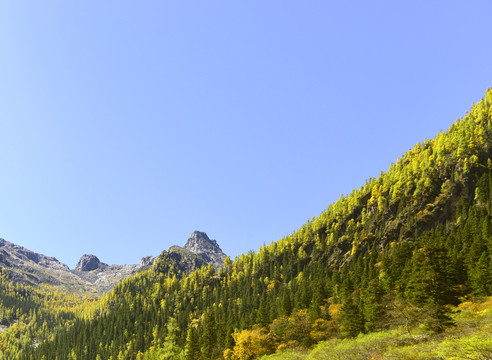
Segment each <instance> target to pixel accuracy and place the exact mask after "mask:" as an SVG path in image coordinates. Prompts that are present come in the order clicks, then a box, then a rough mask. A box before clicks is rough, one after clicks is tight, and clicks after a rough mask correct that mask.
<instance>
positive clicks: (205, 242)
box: [184, 231, 226, 269]
mask: <svg viewBox="0 0 492 360" xmlns="http://www.w3.org/2000/svg"><path fill="white" fill-rule="evenodd" d="M184 248H185V249H186V250H188V251H190V252H192V253H194V254H196V255H199V256H200V257H201V258H203V259H204V260H205V261H206V262H208V263H212V265H213V266H214V267H215V268H216V269H217V268H218V267H219V266H222V264H223V263H224V259H225V258H226V255H225V254H224V253H223V252H222V250H221V248H220V247H219V244H217V241H215V240H213V239H212V240H210V238H209V237H208V236H207V234H206V233H204V232H201V231H194V232H193V233H192V234H191V236H190V238H189V239H188V241H187V242H186V245H185V246H184Z"/></svg>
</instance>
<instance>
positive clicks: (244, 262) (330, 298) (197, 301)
mask: <svg viewBox="0 0 492 360" xmlns="http://www.w3.org/2000/svg"><path fill="white" fill-rule="evenodd" d="M491 105H492V91H491V90H489V91H487V93H486V94H485V97H484V99H483V100H482V101H480V102H479V103H478V104H476V105H474V106H473V107H472V109H471V111H470V112H469V113H467V114H466V116H464V118H462V119H460V120H458V121H456V123H454V124H453V125H451V127H450V128H449V130H447V131H446V132H441V133H439V134H438V135H437V136H436V137H435V138H434V139H432V140H426V141H424V142H423V143H419V144H416V145H415V146H414V147H413V149H411V150H409V151H408V152H407V153H406V154H404V155H403V156H402V157H401V158H400V159H399V160H398V161H397V163H396V164H392V165H391V167H390V168H389V170H388V171H387V172H386V173H382V174H381V175H380V177H379V178H378V179H370V180H369V181H367V182H366V183H365V184H364V185H363V186H362V187H361V188H360V189H359V190H354V191H353V192H352V193H351V194H349V195H347V196H343V197H341V198H340V200H339V201H337V202H336V203H334V204H333V205H330V206H329V207H328V208H327V210H326V211H324V212H323V213H322V214H321V215H320V216H319V217H316V218H313V219H312V220H311V221H308V222H307V223H306V224H305V225H304V226H302V227H301V228H300V229H299V230H298V231H296V232H294V233H293V234H292V235H289V236H287V237H286V238H284V239H282V240H279V241H277V242H274V243H272V244H271V245H268V246H264V247H262V248H261V249H259V251H258V253H257V254H254V253H249V254H245V255H242V256H240V257H238V258H236V259H235V261H231V260H230V259H229V258H226V260H225V262H224V267H223V268H221V269H219V271H218V272H216V271H215V270H214V268H213V267H212V266H208V267H202V268H201V269H199V270H197V271H195V272H192V273H191V274H189V275H186V274H184V273H183V272H182V271H180V270H179V269H178V268H177V267H176V266H174V265H173V261H172V259H169V255H168V254H166V253H164V254H163V255H162V256H161V257H160V258H159V259H158V261H157V263H156V264H155V266H154V268H153V269H152V270H149V271H145V272H142V273H140V274H138V275H136V276H135V277H132V278H129V279H127V280H125V281H123V282H122V283H120V284H119V285H118V286H117V287H116V288H115V289H114V290H113V291H112V292H110V293H108V294H107V295H105V296H104V297H103V298H102V299H101V300H100V302H99V311H98V312H97V313H96V314H95V316H94V317H93V318H91V319H86V320H82V319H79V320H76V321H75V322H74V324H73V326H71V327H69V328H67V329H66V330H65V331H60V332H58V334H57V336H55V337H53V338H52V339H51V340H50V341H45V342H43V343H41V344H40V345H39V347H37V348H36V349H34V347H32V346H25V348H24V349H22V351H21V355H20V356H19V358H20V359H41V358H42V357H43V356H45V357H46V359H56V358H58V359H113V360H114V359H178V358H185V359H194V360H196V359H219V358H224V357H225V358H228V359H253V358H256V357H258V356H260V355H263V354H268V353H273V352H275V351H280V350H282V349H286V348H295V347H299V348H300V347H304V348H307V347H310V346H312V345H313V344H315V343H316V342H319V341H321V340H326V339H329V338H332V337H342V338H346V337H355V336H356V335H358V334H359V333H361V332H372V331H379V330H383V329H387V328H393V327H398V326H402V327H403V328H406V329H407V330H408V331H412V328H413V327H414V326H415V325H418V324H422V326H424V327H425V328H426V329H428V331H432V332H434V333H440V332H443V331H445V330H446V329H447V328H449V327H451V326H453V321H454V320H453V318H452V316H451V313H450V307H449V306H450V305H457V304H458V303H459V302H460V299H463V298H466V297H470V296H486V295H490V294H491V292H492V279H491V273H492V261H491V249H492V217H491V212H492V198H491V196H492V108H491Z"/></svg>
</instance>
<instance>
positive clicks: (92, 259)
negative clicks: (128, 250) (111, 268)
mask: <svg viewBox="0 0 492 360" xmlns="http://www.w3.org/2000/svg"><path fill="white" fill-rule="evenodd" d="M106 266H107V265H106V264H104V263H102V262H101V261H99V259H98V258H97V256H95V255H92V254H84V255H82V257H81V258H80V260H79V262H78V263H77V266H76V267H75V270H76V271H91V270H96V269H99V268H101V267H106Z"/></svg>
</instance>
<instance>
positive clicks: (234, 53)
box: [0, 0, 492, 267]
mask: <svg viewBox="0 0 492 360" xmlns="http://www.w3.org/2000/svg"><path fill="white" fill-rule="evenodd" d="M491 23H492V2H490V1H471V2H463V1H432V2H429V1H398V2H396V1H371V2H367V1H351V2H332V1H307V2H306V1H304V2H299V1H286V0H282V1H244V2H239V1H235V2H232V1H188V2H184V1H151V0H149V1H145V2H136V1H104V2H101V1H89V0H88V1H83V2H67V1H42V2H41V1H38V2H27V1H26V2H21V1H3V2H1V3H0V48H1V55H2V56H1V57H0V141H1V142H0V145H1V151H0V170H1V177H0V201H1V205H2V206H1V207H0V237H3V238H5V239H6V240H8V241H11V242H14V243H17V244H20V245H22V246H24V247H27V248H29V249H31V250H34V251H37V252H40V253H44V254H47V255H51V256H55V257H57V258H58V259H59V260H60V261H63V262H65V263H67V264H68V265H69V266H70V267H74V266H75V264H76V262H77V260H78V258H79V257H80V256H81V255H82V254H84V253H93V254H95V255H97V256H98V257H99V258H100V260H101V261H104V262H107V263H110V264H113V263H117V264H119V263H137V262H138V261H139V259H140V258H141V257H143V256H146V255H157V254H159V253H160V252H161V251H162V250H165V249H167V248H168V247H169V246H171V245H173V244H178V245H183V244H184V243H185V241H186V239H187V238H188V236H189V235H190V234H191V232H192V231H194V230H200V231H205V232H207V233H208V235H209V236H210V237H211V238H215V239H217V241H218V242H219V244H220V245H221V247H222V249H223V250H224V252H226V253H227V254H230V255H232V257H234V256H236V255H238V254H241V253H244V252H247V251H248V250H253V251H256V250H257V249H258V248H259V246H261V245H262V244H264V243H267V244H268V243H270V242H272V241H275V240H277V239H279V238H281V237H283V236H285V235H287V234H289V233H291V232H292V231H293V230H295V229H297V228H299V227H300V226H301V225H302V224H303V223H305V221H306V220H307V219H308V218H312V217H313V216H317V215H319V214H320V213H321V212H322V211H323V210H324V209H325V208H326V207H327V206H328V205H329V204H330V203H333V202H334V201H336V200H337V199H338V198H339V197H340V194H341V193H343V194H345V193H350V192H351V191H352V189H353V188H359V187H360V186H361V185H362V184H363V183H364V181H365V179H368V178H369V177H377V176H378V175H379V173H380V171H385V170H386V169H387V168H388V167H389V165H390V164H391V162H395V161H396V159H397V158H398V157H399V156H400V155H401V154H403V153H404V152H405V151H407V150H408V149H409V148H411V147H413V145H414V144H415V143H416V142H419V141H423V140H424V139H425V138H431V137H434V136H435V134H436V133H437V132H439V130H441V129H443V130H445V129H447V128H448V127H449V126H450V125H451V123H453V122H454V121H455V120H456V118H458V117H461V116H463V115H464V113H465V112H466V111H467V110H469V109H470V106H471V104H472V103H473V102H478V101H479V100H480V99H481V97H482V96H483V94H484V93H485V90H486V89H487V88H489V87H491V86H492V66H491V65H492V62H491V59H492V46H491V45H490V35H487V34H490V24H491Z"/></svg>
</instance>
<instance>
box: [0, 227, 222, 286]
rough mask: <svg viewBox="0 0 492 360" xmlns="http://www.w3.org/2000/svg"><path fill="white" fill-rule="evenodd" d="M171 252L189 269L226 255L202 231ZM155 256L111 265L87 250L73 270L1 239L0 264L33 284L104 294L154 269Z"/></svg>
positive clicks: (17, 279)
mask: <svg viewBox="0 0 492 360" xmlns="http://www.w3.org/2000/svg"><path fill="white" fill-rule="evenodd" d="M189 243H193V246H192V247H190V245H188V244H189ZM169 253H170V256H171V258H173V259H174V261H175V262H176V264H177V266H178V267H179V268H180V269H181V270H182V271H183V272H185V273H189V272H191V271H193V270H195V269H197V268H199V267H201V266H202V265H204V264H208V263H212V264H213V265H214V266H215V267H217V266H219V265H222V264H223V259H224V258H225V254H224V253H223V252H222V250H220V247H219V246H218V245H217V242H215V240H213V241H212V240H210V239H209V238H208V236H207V234H205V233H203V232H198V231H195V232H194V233H193V234H192V235H191V237H190V239H188V242H187V244H186V245H185V247H184V248H181V247H179V246H172V247H171V248H170V249H169ZM155 259H156V257H154V256H147V257H144V258H142V259H141V261H140V263H139V264H133V265H108V264H105V263H103V262H101V261H100V260H99V259H98V258H97V257H96V256H95V255H91V254H85V255H83V256H82V257H81V258H80V260H79V261H78V263H77V266H76V268H75V269H74V270H70V269H69V267H68V266H67V265H65V264H63V263H61V262H59V261H58V260H57V259H55V258H53V257H48V256H45V255H42V254H38V253H35V252H33V251H31V250H28V249H25V248H23V247H22V246H19V245H15V244H12V243H10V242H8V241H5V240H3V239H0V267H2V268H3V270H4V271H8V272H9V273H10V279H11V281H14V282H17V283H21V284H24V285H31V286H38V285H42V284H46V285H51V286H54V287H58V288H60V289H63V290H64V291H67V292H73V293H80V294H100V293H104V292H106V291H109V290H111V289H112V288H113V287H114V286H115V285H116V284H117V283H118V282H120V281H121V280H123V279H125V278H127V277H129V276H132V275H135V274H136V273H138V272H140V271H143V270H146V269H150V268H151V267H152V266H153V264H154V262H155Z"/></svg>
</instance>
